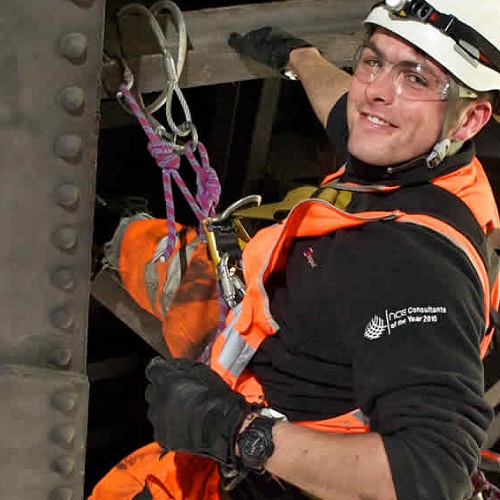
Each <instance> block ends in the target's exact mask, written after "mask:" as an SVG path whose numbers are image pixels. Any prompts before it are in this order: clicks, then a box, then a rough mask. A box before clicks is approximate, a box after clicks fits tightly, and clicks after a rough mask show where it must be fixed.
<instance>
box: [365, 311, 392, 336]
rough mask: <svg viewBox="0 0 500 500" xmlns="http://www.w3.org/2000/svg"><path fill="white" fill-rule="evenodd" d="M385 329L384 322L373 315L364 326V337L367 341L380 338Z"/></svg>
mask: <svg viewBox="0 0 500 500" xmlns="http://www.w3.org/2000/svg"><path fill="white" fill-rule="evenodd" d="M386 329H387V325H386V324H385V321H384V320H383V319H382V318H381V317H380V316H377V315H375V316H373V318H372V319H371V320H370V321H369V323H368V324H367V325H366V328H365V333H364V336H365V338H367V339H368V340H375V339H378V338H379V337H381V336H382V335H383V334H384V332H385V330H386Z"/></svg>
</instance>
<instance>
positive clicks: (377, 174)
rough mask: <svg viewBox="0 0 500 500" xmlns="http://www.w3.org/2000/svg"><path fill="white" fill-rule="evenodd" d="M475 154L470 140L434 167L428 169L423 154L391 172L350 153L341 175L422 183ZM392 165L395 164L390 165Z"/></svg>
mask: <svg viewBox="0 0 500 500" xmlns="http://www.w3.org/2000/svg"><path fill="white" fill-rule="evenodd" d="M475 154H476V147H475V145H474V143H473V142H472V141H467V142H465V143H464V145H463V146H462V148H461V149H460V151H459V152H458V153H456V154H454V155H452V156H448V157H446V158H445V159H444V160H443V162H442V163H441V164H440V165H438V166H437V167H435V168H432V169H430V168H429V167H428V166H427V164H426V162H425V158H426V157H427V155H423V156H422V158H421V159H420V160H417V161H416V162H415V163H413V164H412V165H409V167H408V169H403V170H400V171H396V172H393V173H388V172H387V167H380V166H376V165H370V164H368V163H365V162H363V161H361V160H359V159H358V158H356V157H354V156H352V155H350V156H349V159H348V161H347V165H346V171H345V173H344V175H343V176H342V180H343V181H344V182H356V183H359V184H373V183H374V182H376V183H378V184H384V185H387V186H394V185H398V186H409V185H415V184H422V183H425V182H428V181H430V180H431V179H434V178H436V177H440V176H441V175H444V174H448V173H450V172H452V171H454V170H457V169H459V168H460V167H463V166H464V165H468V164H469V163H470V162H471V161H472V158H473V157H474V156H475ZM392 166H393V167H394V166H395V165H392Z"/></svg>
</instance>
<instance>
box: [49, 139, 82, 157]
mask: <svg viewBox="0 0 500 500" xmlns="http://www.w3.org/2000/svg"><path fill="white" fill-rule="evenodd" d="M82 147H83V141H82V138H81V137H80V136H79V135H76V134H63V135H60V136H59V137H57V138H56V139H55V140H54V154H55V155H56V156H57V157H58V158H61V159H63V160H66V161H68V162H71V163H77V162H78V161H80V159H81V156H82Z"/></svg>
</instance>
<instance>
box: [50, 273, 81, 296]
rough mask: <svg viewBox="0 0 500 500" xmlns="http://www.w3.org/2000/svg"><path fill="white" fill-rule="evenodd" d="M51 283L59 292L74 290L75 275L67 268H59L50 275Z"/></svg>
mask: <svg viewBox="0 0 500 500" xmlns="http://www.w3.org/2000/svg"><path fill="white" fill-rule="evenodd" d="M52 283H53V284H54V285H55V286H56V287H57V288H60V289H61V290H64V291H66V292H67V291H70V290H73V289H74V288H75V283H76V281H75V273H74V272H73V269H71V268H69V267H61V268H59V269H56V270H55V271H54V272H53V273H52Z"/></svg>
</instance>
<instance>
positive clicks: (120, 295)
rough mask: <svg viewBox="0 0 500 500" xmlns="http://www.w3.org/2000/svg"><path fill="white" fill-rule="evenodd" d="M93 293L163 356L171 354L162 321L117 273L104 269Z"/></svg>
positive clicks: (94, 281)
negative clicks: (164, 337)
mask: <svg viewBox="0 0 500 500" xmlns="http://www.w3.org/2000/svg"><path fill="white" fill-rule="evenodd" d="M90 293H91V295H92V296H93V297H94V298H95V299H96V300H97V301H98V302H100V303H101V304H102V305H103V306H104V307H106V308H107V309H109V310H110V311H111V312H112V313H113V314H114V315H115V316H116V317H117V318H118V319H120V320H121V321H123V323H125V324H126V325H127V326H128V327H129V328H130V329H131V330H133V331H134V332H135V333H137V335H139V337H141V338H142V339H143V340H145V341H146V342H147V343H148V344H149V345H150V346H151V347H152V348H153V349H155V350H156V351H157V352H158V353H160V354H161V355H162V356H170V354H169V352H168V347H167V345H166V343H165V340H164V339H163V334H162V330H161V322H160V321H159V320H158V319H157V318H156V317H155V316H153V315H152V314H150V313H148V312H147V311H145V310H144V309H142V308H141V307H139V305H138V304H137V303H136V302H135V301H134V299H132V297H131V296H130V295H129V293H128V292H127V291H126V290H125V289H124V288H123V286H122V285H121V284H120V280H119V278H118V276H117V275H116V273H114V272H113V271H111V270H110V269H107V268H104V269H102V270H101V271H100V272H99V273H98V274H97V276H96V277H95V278H94V279H93V280H92V283H91V286H90Z"/></svg>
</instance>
